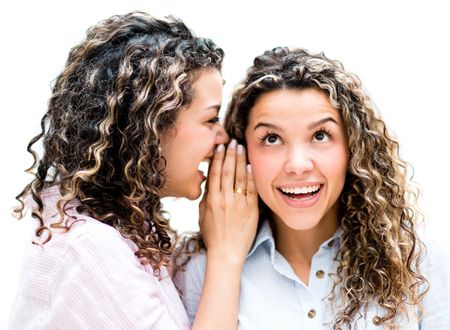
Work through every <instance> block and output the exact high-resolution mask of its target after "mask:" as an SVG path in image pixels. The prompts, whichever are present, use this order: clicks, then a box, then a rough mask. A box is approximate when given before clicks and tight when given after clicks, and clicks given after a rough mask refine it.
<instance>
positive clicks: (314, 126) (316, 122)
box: [308, 117, 339, 129]
mask: <svg viewBox="0 0 450 330" xmlns="http://www.w3.org/2000/svg"><path fill="white" fill-rule="evenodd" d="M329 121H331V122H332V123H335V124H336V125H338V126H339V123H338V122H337V121H336V120H335V119H334V118H333V117H326V118H323V119H321V120H318V121H315V122H313V123H311V124H309V125H308V129H313V128H316V127H317V126H320V125H323V124H325V123H327V122H329Z"/></svg>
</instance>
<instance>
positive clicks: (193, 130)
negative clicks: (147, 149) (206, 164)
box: [161, 69, 228, 200]
mask: <svg viewBox="0 0 450 330" xmlns="http://www.w3.org/2000/svg"><path fill="white" fill-rule="evenodd" d="M193 92H194V96H193V99H192V103H191V105H190V106H189V107H188V108H186V109H183V110H181V112H180V114H179V115H178V118H177V122H176V124H175V127H174V128H173V129H171V130H170V131H169V132H167V133H166V134H164V136H163V138H162V143H161V149H162V155H163V157H164V158H165V159H166V161H167V165H166V170H165V175H166V182H165V185H164V187H163V189H162V191H161V194H162V196H163V197H167V196H175V197H186V198H188V199H191V200H193V199H197V198H198V197H199V196H200V194H201V188H200V184H201V183H202V182H203V181H204V180H205V176H204V174H203V173H202V172H201V171H200V170H199V169H198V167H199V165H200V163H201V162H203V161H209V159H210V158H211V157H212V156H213V154H214V149H215V147H216V145H217V144H221V143H227V142H228V135H227V133H226V132H225V130H224V128H223V127H222V125H221V124H220V123H219V122H218V117H217V116H218V113H219V109H220V106H221V103H222V77H221V75H220V72H219V71H218V70H216V69H201V70H200V71H199V72H198V78H197V80H196V81H195V82H194V84H193Z"/></svg>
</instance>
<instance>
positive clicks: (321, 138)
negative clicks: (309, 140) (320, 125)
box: [314, 130, 330, 142]
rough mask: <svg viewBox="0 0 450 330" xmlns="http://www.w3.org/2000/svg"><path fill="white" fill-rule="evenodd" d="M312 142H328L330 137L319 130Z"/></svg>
mask: <svg viewBox="0 0 450 330" xmlns="http://www.w3.org/2000/svg"><path fill="white" fill-rule="evenodd" d="M314 140H315V141H318V142H328V141H329V140H330V135H329V133H328V132H326V131H324V130H320V131H317V132H316V133H314Z"/></svg>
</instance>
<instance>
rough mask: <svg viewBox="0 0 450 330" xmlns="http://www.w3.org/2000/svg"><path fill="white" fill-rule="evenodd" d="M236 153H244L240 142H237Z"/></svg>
mask: <svg viewBox="0 0 450 330" xmlns="http://www.w3.org/2000/svg"><path fill="white" fill-rule="evenodd" d="M237 153H238V155H242V154H243V153H244V146H243V145H242V144H238V146H237Z"/></svg>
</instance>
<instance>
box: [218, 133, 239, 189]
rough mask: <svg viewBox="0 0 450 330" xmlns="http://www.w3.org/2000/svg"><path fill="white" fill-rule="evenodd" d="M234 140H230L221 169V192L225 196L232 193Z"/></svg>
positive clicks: (235, 143)
mask: <svg viewBox="0 0 450 330" xmlns="http://www.w3.org/2000/svg"><path fill="white" fill-rule="evenodd" d="M236 146H237V142H236V140H234V139H233V140H231V142H230V144H229V145H228V148H227V153H226V156H225V160H224V161H223V167H222V186H221V190H222V191H223V192H225V193H226V194H233V193H234V174H235V172H236Z"/></svg>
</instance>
